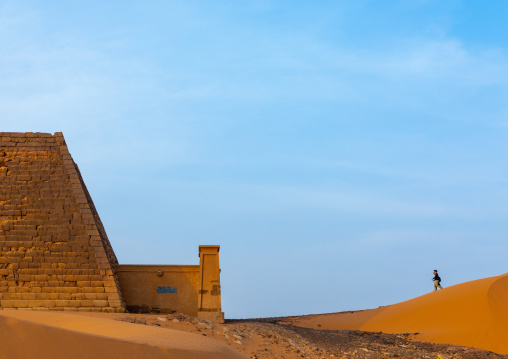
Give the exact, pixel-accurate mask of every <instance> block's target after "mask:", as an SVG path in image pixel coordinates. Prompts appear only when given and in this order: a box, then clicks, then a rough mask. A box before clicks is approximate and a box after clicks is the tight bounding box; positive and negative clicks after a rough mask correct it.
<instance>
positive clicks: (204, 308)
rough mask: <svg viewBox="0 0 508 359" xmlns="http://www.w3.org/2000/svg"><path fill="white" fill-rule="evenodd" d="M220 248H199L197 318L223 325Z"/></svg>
mask: <svg viewBox="0 0 508 359" xmlns="http://www.w3.org/2000/svg"><path fill="white" fill-rule="evenodd" d="M219 250H220V246H199V273H200V290H199V295H198V318H202V319H206V320H209V321H211V322H214V323H224V313H223V312H222V307H221V291H220V266H219Z"/></svg>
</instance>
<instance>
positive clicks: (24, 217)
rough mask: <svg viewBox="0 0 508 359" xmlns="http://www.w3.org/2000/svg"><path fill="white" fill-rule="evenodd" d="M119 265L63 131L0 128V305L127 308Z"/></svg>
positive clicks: (37, 308) (94, 309) (76, 308)
mask: <svg viewBox="0 0 508 359" xmlns="http://www.w3.org/2000/svg"><path fill="white" fill-rule="evenodd" d="M117 263H118V261H117V260H116V257H115V255H114V252H113V249H112V247H111V244H110V243H109V240H108V238H107V235H106V232H105V230H104V227H103V226H102V223H101V222H100V218H99V216H98V214H97V211H96V209H95V206H94V205H93V202H92V199H91V197H90V195H89V193H88V191H87V189H86V187H85V185H84V182H83V179H82V178H81V174H80V173H79V170H78V168H77V166H76V164H75V163H74V161H73V160H72V157H71V156H70V154H69V151H68V149H67V146H66V144H65V140H64V138H63V135H62V134H61V133H55V135H51V134H46V133H5V132H0V307H1V308H2V309H32V310H89V311H109V312H115V311H116V312H121V311H124V308H125V303H124V301H123V299H122V296H121V292H120V288H119V284H118V279H117V277H116V275H115V273H114V267H115V265H116V264H117Z"/></svg>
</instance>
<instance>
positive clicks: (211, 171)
mask: <svg viewBox="0 0 508 359" xmlns="http://www.w3.org/2000/svg"><path fill="white" fill-rule="evenodd" d="M507 13H508V2H506V1H495V0H493V1H489V2H471V1H470V2H466V1H457V0H450V1H432V0H415V1H406V0H404V1H402V0H401V1H390V0H386V1H374V0H372V1H360V0H355V1H320V2H310V1H282V0H281V1H269V0H266V1H263V0H259V1H218V2H213V3H212V2H208V1H145V2H134V1H108V2H103V1H87V2H86V3H85V2H71V1H22V2H20V1H0V115H1V116H0V124H1V126H0V128H1V129H0V131H33V132H36V131H40V132H55V131H62V132H63V133H64V135H65V137H66V140H67V143H68V145H69V148H70V151H71V154H72V155H73V157H74V159H75V161H76V162H77V163H78V165H79V167H80V169H81V172H82V174H83V176H84V179H85V182H86V184H87V186H88V188H89V190H90V192H91V194H92V197H93V199H94V202H95V204H96V206H97V207H98V210H99V213H100V215H101V218H102V220H103V222H104V224H105V226H106V230H107V232H108V235H109V237H110V240H111V242H112V244H113V247H114V249H115V252H116V254H117V256H118V258H119V260H120V262H121V263H124V264H137V263H153V264H158V263H167V264H196V263H197V262H198V254H197V250H198V245H199V244H220V245H221V267H222V287H223V309H224V311H225V312H226V316H227V317H229V318H240V317H258V316H278V315H293V314H309V313H322V312H335V311H342V310H353V309H365V308H372V307H377V306H380V305H387V304H392V303H395V302H399V301H403V300H406V299H410V298H412V297H415V296H418V295H421V294H424V293H426V292H428V291H429V290H432V289H433V288H432V282H431V280H430V279H431V277H432V270H433V269H434V268H438V269H439V270H440V273H441V276H442V278H443V285H444V286H449V285H453V284H457V283H460V282H464V281H469V280H474V279H478V278H482V277H487V276H493V275H498V274H502V273H504V272H506V267H505V263H506V253H507V250H508V244H507V241H506V233H508V221H506V218H507V216H508V181H507V175H508V149H507V146H506V143H507V142H508V141H507V140H508V102H507V101H506V98H507V94H508V40H507V39H508V36H507V35H508V34H507V30H506V26H505V18H506V14H507Z"/></svg>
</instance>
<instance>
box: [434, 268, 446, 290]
mask: <svg viewBox="0 0 508 359" xmlns="http://www.w3.org/2000/svg"><path fill="white" fill-rule="evenodd" d="M432 280H433V281H434V290H437V288H440V289H443V287H441V277H440V276H439V274H437V269H434V278H432Z"/></svg>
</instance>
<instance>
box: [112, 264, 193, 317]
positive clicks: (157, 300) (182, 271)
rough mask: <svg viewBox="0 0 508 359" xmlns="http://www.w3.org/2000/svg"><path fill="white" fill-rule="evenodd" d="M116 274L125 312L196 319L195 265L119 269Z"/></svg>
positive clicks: (124, 267) (133, 266) (122, 266)
mask: <svg viewBox="0 0 508 359" xmlns="http://www.w3.org/2000/svg"><path fill="white" fill-rule="evenodd" d="M116 273H117V275H118V279H119V280H120V286H121V288H122V294H123V297H124V299H125V303H126V305H127V310H128V311H129V312H131V313H148V312H160V313H173V312H178V313H184V314H187V315H192V316H194V317H196V316H197V315H198V293H199V290H200V276H199V266H198V265H119V266H117V267H116Z"/></svg>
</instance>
